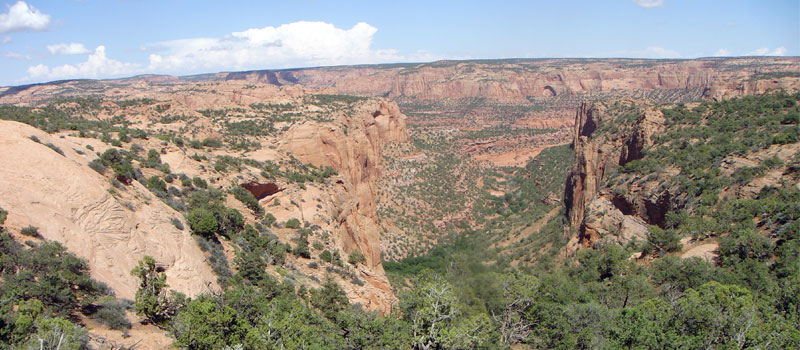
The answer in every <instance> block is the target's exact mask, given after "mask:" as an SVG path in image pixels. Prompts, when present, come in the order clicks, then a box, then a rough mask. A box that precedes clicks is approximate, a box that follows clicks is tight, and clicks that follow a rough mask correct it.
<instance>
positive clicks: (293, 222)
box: [284, 218, 300, 229]
mask: <svg viewBox="0 0 800 350" xmlns="http://www.w3.org/2000/svg"><path fill="white" fill-rule="evenodd" d="M284 226H286V228H294V229H297V228H300V220H298V219H297V218H291V219H289V220H288V221H286V224H284Z"/></svg>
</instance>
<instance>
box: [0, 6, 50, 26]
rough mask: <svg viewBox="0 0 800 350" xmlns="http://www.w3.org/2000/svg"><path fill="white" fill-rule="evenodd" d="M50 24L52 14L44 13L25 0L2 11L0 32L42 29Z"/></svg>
mask: <svg viewBox="0 0 800 350" xmlns="http://www.w3.org/2000/svg"><path fill="white" fill-rule="evenodd" d="M48 25H50V15H47V14H44V13H42V12H41V11H39V10H37V9H36V8H34V7H33V6H28V4H27V3H25V2H24V1H18V2H17V3H16V4H14V5H12V6H11V7H10V8H9V9H8V12H7V13H0V33H11V32H22V31H29V30H32V31H42V30H46V29H47V27H48Z"/></svg>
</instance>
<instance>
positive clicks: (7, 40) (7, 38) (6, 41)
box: [0, 36, 12, 44]
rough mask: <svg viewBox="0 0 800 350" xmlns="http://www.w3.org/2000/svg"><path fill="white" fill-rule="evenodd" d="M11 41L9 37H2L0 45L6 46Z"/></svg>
mask: <svg viewBox="0 0 800 350" xmlns="http://www.w3.org/2000/svg"><path fill="white" fill-rule="evenodd" d="M11 40H12V39H11V37H10V36H4V37H2V38H0V44H8V43H10V42H11Z"/></svg>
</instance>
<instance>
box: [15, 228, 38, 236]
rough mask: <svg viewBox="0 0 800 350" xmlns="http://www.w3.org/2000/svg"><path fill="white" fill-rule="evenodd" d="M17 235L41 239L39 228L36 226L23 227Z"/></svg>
mask: <svg viewBox="0 0 800 350" xmlns="http://www.w3.org/2000/svg"><path fill="white" fill-rule="evenodd" d="M19 233H21V234H23V235H25V236H29V237H35V238H41V234H40V233H39V228H37V227H36V226H25V227H23V228H22V229H20V230H19Z"/></svg>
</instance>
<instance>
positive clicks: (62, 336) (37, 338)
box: [24, 317, 89, 350]
mask: <svg viewBox="0 0 800 350" xmlns="http://www.w3.org/2000/svg"><path fill="white" fill-rule="evenodd" d="M88 344H89V332H88V331H87V330H86V328H83V327H81V326H79V325H76V324H74V323H72V322H70V321H69V320H67V319H64V318H61V317H58V318H43V319H41V320H39V321H38V322H37V325H36V333H35V334H33V335H32V336H31V337H30V338H29V339H28V342H27V343H26V344H25V347H24V348H25V349H58V350H82V349H87V348H88Z"/></svg>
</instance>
